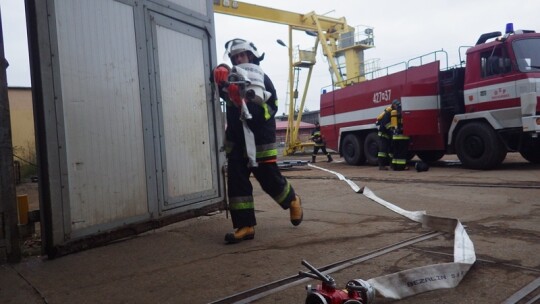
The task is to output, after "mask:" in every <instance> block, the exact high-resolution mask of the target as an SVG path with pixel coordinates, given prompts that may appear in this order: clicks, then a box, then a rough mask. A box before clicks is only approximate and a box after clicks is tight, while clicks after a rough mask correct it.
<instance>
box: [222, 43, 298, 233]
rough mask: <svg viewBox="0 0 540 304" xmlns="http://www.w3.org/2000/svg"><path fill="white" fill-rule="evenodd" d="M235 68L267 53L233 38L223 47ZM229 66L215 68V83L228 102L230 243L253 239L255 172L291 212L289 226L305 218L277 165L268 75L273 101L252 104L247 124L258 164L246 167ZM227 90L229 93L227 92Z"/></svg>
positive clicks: (235, 89)
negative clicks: (253, 180) (253, 177)
mask: <svg viewBox="0 0 540 304" xmlns="http://www.w3.org/2000/svg"><path fill="white" fill-rule="evenodd" d="M225 49H226V51H227V53H228V55H229V58H230V60H231V63H232V64H233V66H235V65H237V64H245V63H252V64H256V65H259V63H260V61H262V60H263V59H264V53H263V54H262V55H259V52H258V51H257V48H256V47H255V45H254V44H253V43H251V42H249V41H246V40H243V39H233V40H230V41H228V42H227V43H226V44H225ZM229 71H230V68H229V67H228V66H227V65H224V64H221V65H219V66H217V67H216V68H215V69H214V70H213V75H212V76H213V79H212V80H213V81H214V82H215V83H216V84H217V86H218V90H219V94H220V97H221V98H222V99H223V100H225V102H226V104H227V107H226V108H227V110H226V111H227V113H226V114H227V129H226V130H225V151H226V155H227V188H228V199H229V210H230V212H231V218H232V222H233V228H235V229H236V230H235V231H234V232H232V233H227V234H226V235H225V242H226V243H228V244H231V243H238V242H240V241H242V240H250V239H253V238H254V237H255V229H254V227H255V225H256V224H257V222H256V219H255V204H254V200H253V186H252V184H251V182H250V179H249V178H250V175H251V173H253V175H254V176H255V178H256V179H257V181H258V182H259V184H260V185H261V188H262V189H263V190H264V191H265V192H266V193H267V194H268V195H270V196H271V197H272V199H274V201H275V202H277V203H278V204H279V205H280V206H281V208H283V209H285V210H286V209H288V210H289V214H290V220H291V223H292V224H293V225H294V226H297V225H299V224H300V223H301V222H302V219H303V211H302V206H301V202H300V197H299V196H298V195H297V194H296V193H295V191H294V189H293V187H292V185H291V184H290V183H289V181H288V180H287V179H286V178H285V177H283V176H282V175H281V172H280V171H279V168H278V165H277V146H276V120H275V119H274V116H275V114H276V112H277V110H278V108H277V105H278V103H277V94H276V90H275V88H274V85H273V84H272V81H271V80H270V78H269V77H268V76H267V75H266V74H265V75H264V86H265V90H266V91H268V92H270V93H271V97H270V98H269V99H268V100H267V101H266V102H263V103H261V104H259V103H255V102H248V103H247V107H248V109H249V112H250V113H251V115H252V116H253V117H252V119H250V120H247V124H248V126H249V128H250V129H251V131H252V132H253V134H254V138H255V145H256V160H257V166H256V167H255V166H251V167H250V166H248V163H249V159H248V157H247V153H246V143H245V139H244V129H243V124H242V121H240V115H241V106H242V98H241V97H240V93H239V87H238V85H236V84H228V83H227V79H228V74H229ZM225 88H227V90H224V89H225Z"/></svg>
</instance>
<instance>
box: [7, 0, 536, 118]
mask: <svg viewBox="0 0 540 304" xmlns="http://www.w3.org/2000/svg"><path fill="white" fill-rule="evenodd" d="M245 2H249V3H252V4H257V5H262V6H267V7H273V8H277V9H282V10H287V11H291V12H295V13H308V12H311V11H314V12H315V13H316V14H319V15H327V16H329V17H334V18H340V17H345V18H346V20H347V23H348V24H349V25H351V26H357V25H367V26H370V27H373V28H374V36H375V48H372V49H369V50H367V51H366V52H365V59H366V60H370V59H378V60H379V66H380V67H384V66H388V65H392V64H395V63H398V62H401V61H407V60H408V59H411V58H414V57H417V56H420V55H423V54H427V53H430V52H433V51H436V50H441V49H444V50H445V51H447V52H448V55H449V65H454V64H457V63H459V59H458V58H459V57H458V49H459V47H460V46H471V45H474V43H475V42H476V40H477V39H478V37H479V36H480V35H481V34H482V33H487V32H493V31H501V32H504V29H505V25H506V23H508V22H512V23H514V28H515V29H532V30H536V31H540V19H539V18H538V14H539V12H540V1H533V0H514V1H501V0H474V1H470V0H431V1H430V0H408V1H398V0H379V1H361V0H340V1H318V0H286V1H285V0H272V1H270V0H247V1H245ZM0 9H1V13H2V26H3V36H4V48H5V50H4V51H5V55H6V59H7V60H8V61H9V64H10V66H9V67H8V69H7V78H8V86H30V75H29V74H30V68H29V63H28V61H29V60H28V50H27V42H26V28H25V19H24V18H25V16H24V1H23V0H0ZM215 24H216V34H217V37H216V49H217V52H218V58H217V62H218V63H220V62H227V63H228V58H226V57H225V58H224V56H223V55H224V47H223V46H224V44H225V42H226V41H228V40H230V39H232V38H244V39H247V40H251V41H253V42H254V43H255V45H256V46H257V48H258V49H259V50H260V51H262V52H264V53H266V57H265V59H264V61H263V62H262V63H261V67H262V68H263V70H264V71H265V72H266V73H267V74H268V75H269V76H270V78H271V79H272V81H273V82H274V85H275V86H276V89H277V91H278V97H279V99H280V104H279V106H280V112H284V111H286V108H285V101H286V99H287V81H288V57H287V56H288V53H287V48H285V47H283V46H280V45H278V44H277V43H276V40H277V39H281V40H283V41H284V42H288V28H287V26H285V25H279V24H273V23H268V22H262V21H256V20H250V19H245V18H239V17H231V16H226V15H221V14H215ZM313 43H314V40H313V37H309V36H307V35H305V34H303V33H301V32H295V35H294V41H293V46H294V47H296V46H297V45H298V46H300V48H301V49H309V48H311V47H312V46H313ZM306 75H307V69H303V70H302V71H301V72H300V83H299V91H300V92H302V91H303V87H304V85H305V81H304V79H305V78H304V77H303V76H306ZM330 84H331V79H330V73H329V71H328V63H327V61H326V60H325V59H324V57H323V56H322V54H321V53H320V48H319V54H318V55H317V64H316V65H315V69H314V72H313V75H312V80H311V84H310V86H309V93H308V98H307V102H306V107H307V108H308V109H310V110H318V109H319V94H320V90H321V88H323V87H325V86H328V85H330Z"/></svg>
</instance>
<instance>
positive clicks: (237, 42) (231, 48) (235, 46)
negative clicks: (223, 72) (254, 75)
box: [225, 38, 264, 65]
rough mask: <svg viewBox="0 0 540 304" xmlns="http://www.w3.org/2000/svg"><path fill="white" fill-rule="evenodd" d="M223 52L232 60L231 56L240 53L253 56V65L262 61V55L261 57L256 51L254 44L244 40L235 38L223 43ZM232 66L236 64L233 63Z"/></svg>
mask: <svg viewBox="0 0 540 304" xmlns="http://www.w3.org/2000/svg"><path fill="white" fill-rule="evenodd" d="M225 51H226V52H227V53H228V55H229V59H231V62H232V61H233V60H232V58H231V57H232V56H234V55H236V54H239V53H242V52H250V53H251V54H253V57H254V58H253V62H252V63H254V64H257V65H258V64H259V62H261V61H262V60H263V59H264V53H262V55H259V52H258V51H257V48H256V47H255V44H253V42H250V41H246V40H244V39H240V38H235V39H232V40H229V41H227V42H226V43H225ZM232 63H233V64H236V63H235V62H232Z"/></svg>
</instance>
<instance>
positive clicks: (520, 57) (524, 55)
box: [512, 38, 540, 72]
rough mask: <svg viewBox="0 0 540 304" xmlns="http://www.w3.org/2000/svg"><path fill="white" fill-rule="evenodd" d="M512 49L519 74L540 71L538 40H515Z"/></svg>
mask: <svg viewBox="0 0 540 304" xmlns="http://www.w3.org/2000/svg"><path fill="white" fill-rule="evenodd" d="M512 47H513V48H514V54H516V62H517V64H518V67H519V71H520V72H538V71H540V38H534V39H520V40H516V41H514V43H512Z"/></svg>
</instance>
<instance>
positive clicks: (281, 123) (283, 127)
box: [276, 120, 315, 130]
mask: <svg viewBox="0 0 540 304" xmlns="http://www.w3.org/2000/svg"><path fill="white" fill-rule="evenodd" d="M288 125H289V122H288V121H286V120H285V121H282V120H276V130H286V129H287V126H288ZM299 128H300V129H315V125H314V124H310V123H307V122H303V121H301V122H300V126H299Z"/></svg>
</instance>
